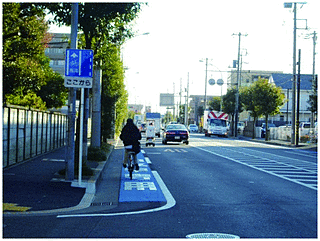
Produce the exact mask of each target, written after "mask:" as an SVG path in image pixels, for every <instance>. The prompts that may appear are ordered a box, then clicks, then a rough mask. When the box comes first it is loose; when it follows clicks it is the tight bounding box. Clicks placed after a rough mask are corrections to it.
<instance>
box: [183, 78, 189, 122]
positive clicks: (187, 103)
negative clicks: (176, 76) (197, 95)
mask: <svg viewBox="0 0 320 241" xmlns="http://www.w3.org/2000/svg"><path fill="white" fill-rule="evenodd" d="M188 109H189V72H188V82H187V95H186V105H185V114H184V116H185V118H184V124H185V125H186V126H187V125H188V120H189V117H188Z"/></svg>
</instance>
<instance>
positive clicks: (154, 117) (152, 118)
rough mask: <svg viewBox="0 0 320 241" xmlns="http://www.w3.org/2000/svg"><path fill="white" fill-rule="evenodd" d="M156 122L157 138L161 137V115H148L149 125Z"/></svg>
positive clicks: (148, 113) (149, 113)
mask: <svg viewBox="0 0 320 241" xmlns="http://www.w3.org/2000/svg"><path fill="white" fill-rule="evenodd" d="M150 121H154V127H155V134H156V136H158V137H160V129H161V126H160V125H161V115H160V113H151V112H147V113H146V122H147V125H148V122H150Z"/></svg>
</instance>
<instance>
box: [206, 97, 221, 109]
mask: <svg viewBox="0 0 320 241" xmlns="http://www.w3.org/2000/svg"><path fill="white" fill-rule="evenodd" d="M208 105H209V109H210V110H216V111H221V97H220V96H215V97H213V98H212V100H210V101H209V103H208Z"/></svg>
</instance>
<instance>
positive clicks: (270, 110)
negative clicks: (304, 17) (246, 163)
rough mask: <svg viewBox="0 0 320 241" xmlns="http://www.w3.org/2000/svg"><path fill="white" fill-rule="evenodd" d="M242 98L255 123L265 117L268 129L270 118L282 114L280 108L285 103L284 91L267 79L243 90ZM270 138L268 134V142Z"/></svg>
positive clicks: (260, 80)
mask: <svg viewBox="0 0 320 241" xmlns="http://www.w3.org/2000/svg"><path fill="white" fill-rule="evenodd" d="M241 97H242V104H243V107H244V109H245V110H247V111H250V115H251V116H253V118H254V121H255V120H256V119H257V118H259V117H260V116H265V123H266V129H267V128H268V117H269V116H273V115H276V114H278V113H280V108H281V107H282V106H283V105H284V103H285V95H284V93H283V92H282V89H281V88H280V87H277V86H275V85H274V84H271V83H269V81H268V80H267V79H261V78H259V80H258V81H256V82H254V83H253V84H252V85H251V86H249V87H245V88H243V89H242V90H241ZM268 138H269V137H268V132H266V140H268Z"/></svg>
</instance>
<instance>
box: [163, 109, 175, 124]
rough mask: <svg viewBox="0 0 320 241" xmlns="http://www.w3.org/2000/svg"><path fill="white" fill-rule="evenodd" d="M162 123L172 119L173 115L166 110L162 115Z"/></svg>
mask: <svg viewBox="0 0 320 241" xmlns="http://www.w3.org/2000/svg"><path fill="white" fill-rule="evenodd" d="M162 120H163V122H164V123H166V124H167V123H170V122H171V121H173V115H172V113H171V112H170V111H167V112H166V114H165V115H164V118H163V119H162Z"/></svg>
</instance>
